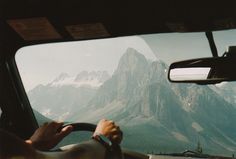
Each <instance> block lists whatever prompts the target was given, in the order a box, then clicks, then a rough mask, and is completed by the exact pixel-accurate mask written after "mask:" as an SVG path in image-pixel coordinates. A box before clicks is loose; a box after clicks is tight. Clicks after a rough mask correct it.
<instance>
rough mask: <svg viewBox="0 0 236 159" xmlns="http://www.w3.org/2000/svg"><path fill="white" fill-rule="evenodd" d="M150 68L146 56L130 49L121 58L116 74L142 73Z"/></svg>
mask: <svg viewBox="0 0 236 159" xmlns="http://www.w3.org/2000/svg"><path fill="white" fill-rule="evenodd" d="M147 66H148V61H147V59H146V58H145V56H144V55H142V54H141V53H139V52H138V51H137V50H135V49H133V48H128V49H127V50H126V52H125V53H124V54H123V56H122V57H121V58H120V61H119V64H118V68H117V70H116V73H124V72H131V73H136V72H142V70H145V69H146V67H147Z"/></svg>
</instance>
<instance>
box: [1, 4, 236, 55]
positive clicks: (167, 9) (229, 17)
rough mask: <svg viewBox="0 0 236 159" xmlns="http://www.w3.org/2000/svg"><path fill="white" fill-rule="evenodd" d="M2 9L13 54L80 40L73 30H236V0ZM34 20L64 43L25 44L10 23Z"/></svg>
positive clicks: (7, 48) (5, 45)
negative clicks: (39, 20) (49, 26)
mask: <svg viewBox="0 0 236 159" xmlns="http://www.w3.org/2000/svg"><path fill="white" fill-rule="evenodd" d="M0 10H1V12H0V33H1V35H2V36H1V37H0V48H1V50H4V52H8V55H9V54H14V53H15V51H16V50H17V49H18V48H20V47H22V46H27V45H32V44H39V43H48V42H56V41H71V40H76V39H74V38H73V36H71V34H69V33H68V32H67V31H66V29H65V27H66V26H68V25H78V24H92V23H102V24H103V25H104V26H105V28H106V30H107V32H108V33H109V36H108V37H117V36H127V35H138V34H150V33H164V32H165V33H167V32H198V31H211V30H222V29H231V28H236V2H235V0H227V1H224V2H223V1H207V0H198V1H190V0H119V1H111V0H96V1H94V0H0ZM34 17H45V18H46V19H48V21H49V22H50V23H51V24H52V25H53V27H54V28H55V30H56V31H57V32H58V33H59V34H60V35H61V38H60V39H53V38H52V39H45V40H24V39H23V38H22V37H21V36H19V34H17V33H16V32H15V31H14V30H13V29H12V28H11V27H10V26H9V24H8V23H7V21H8V20H12V19H25V18H34ZM93 38H101V37H99V36H98V37H93ZM84 39H91V38H84ZM80 40H83V39H80ZM10 52H11V53H10ZM1 57H6V56H3V54H2V51H1V52H0V59H2V58H1Z"/></svg>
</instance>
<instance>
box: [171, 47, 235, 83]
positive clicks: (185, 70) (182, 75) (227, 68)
mask: <svg viewBox="0 0 236 159" xmlns="http://www.w3.org/2000/svg"><path fill="white" fill-rule="evenodd" d="M234 50H235V47H230V49H229V52H227V53H225V54H224V56H222V57H213V58H212V57H211V58H201V59H192V60H186V61H180V62H175V63H173V64H171V65H170V68H169V72H168V78H169V80H170V81H171V82H185V83H198V84H215V83H220V82H223V81H235V80H236V70H235V69H236V67H234V66H235V65H236V53H234V54H233V52H235V51H234Z"/></svg>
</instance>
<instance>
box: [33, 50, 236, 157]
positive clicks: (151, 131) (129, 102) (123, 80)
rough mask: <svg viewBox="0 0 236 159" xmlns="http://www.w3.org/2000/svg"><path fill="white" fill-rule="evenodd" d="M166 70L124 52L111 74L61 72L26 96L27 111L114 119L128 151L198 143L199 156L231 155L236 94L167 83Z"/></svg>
mask: <svg viewBox="0 0 236 159" xmlns="http://www.w3.org/2000/svg"><path fill="white" fill-rule="evenodd" d="M167 68H168V66H167V65H166V64H165V63H164V62H162V61H150V60H147V59H146V58H145V56H143V55H142V54H141V53H139V52H137V51H136V50H135V49H132V48H129V49H127V51H126V52H125V53H124V54H123V56H122V57H121V59H120V60H119V64H118V66H117V69H116V70H115V72H114V73H113V75H112V76H110V75H109V74H108V73H107V72H105V71H100V72H95V71H94V72H81V73H79V74H78V76H77V77H69V76H68V75H67V74H61V75H60V76H59V77H58V78H56V79H55V80H54V81H53V82H51V83H49V84H48V85H38V86H37V87H35V88H34V89H32V90H31V91H29V92H28V95H29V99H30V101H31V105H32V107H33V108H34V109H36V110H37V111H39V112H40V113H41V114H43V115H44V116H47V117H49V118H53V119H61V120H65V121H77V122H94V123H96V122H97V121H98V120H99V119H101V118H109V119H113V120H115V121H116V122H118V123H119V124H120V125H121V127H122V129H123V130H124V135H125V136H124V142H123V146H124V147H127V148H129V149H133V150H137V151H143V152H157V153H159V152H179V151H183V150H186V149H192V150H193V149H195V148H196V145H197V143H198V142H200V143H201V146H202V147H203V151H204V152H208V153H217V154H228V155H232V153H236V135H235V132H236V125H235V121H236V108H235V103H234V102H233V101H234V100H233V98H235V94H230V93H228V94H227V96H233V97H232V98H231V97H228V98H226V97H225V93H224V92H225V89H226V87H215V86H210V87H209V86H199V85H195V84H173V83H169V81H168V79H167ZM231 87H232V86H231ZM223 88H224V89H223ZM235 88H236V87H235ZM226 90H227V89H226ZM235 92H236V91H235Z"/></svg>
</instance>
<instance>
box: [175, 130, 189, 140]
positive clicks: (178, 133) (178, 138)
mask: <svg viewBox="0 0 236 159" xmlns="http://www.w3.org/2000/svg"><path fill="white" fill-rule="evenodd" d="M171 134H172V135H173V136H174V137H175V138H176V139H177V140H179V141H183V142H189V140H188V138H187V137H186V136H184V135H183V134H181V133H180V132H174V131H173V132H171Z"/></svg>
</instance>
